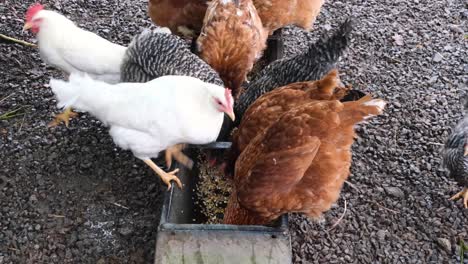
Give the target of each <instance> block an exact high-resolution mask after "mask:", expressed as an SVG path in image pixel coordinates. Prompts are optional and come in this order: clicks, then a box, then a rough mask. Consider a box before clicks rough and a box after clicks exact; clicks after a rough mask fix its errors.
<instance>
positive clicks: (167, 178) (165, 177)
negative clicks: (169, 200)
mask: <svg viewBox="0 0 468 264" xmlns="http://www.w3.org/2000/svg"><path fill="white" fill-rule="evenodd" d="M143 161H144V162H145V163H146V165H148V166H150V168H151V169H153V170H154V172H156V174H158V175H159V177H161V180H162V181H163V182H164V183H165V184H166V185H167V190H168V191H169V190H170V189H171V181H175V182H176V184H177V186H179V188H180V189H182V183H181V182H180V180H179V178H178V177H177V176H176V175H175V174H176V173H177V172H178V171H179V169H175V170H173V171H171V172H165V171H163V170H162V169H161V168H159V167H158V165H156V164H155V163H154V162H153V161H152V160H151V159H145V160H143Z"/></svg>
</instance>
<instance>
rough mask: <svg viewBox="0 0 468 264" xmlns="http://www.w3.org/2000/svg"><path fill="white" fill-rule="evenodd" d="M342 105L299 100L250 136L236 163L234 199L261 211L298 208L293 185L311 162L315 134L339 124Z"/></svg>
mask: <svg viewBox="0 0 468 264" xmlns="http://www.w3.org/2000/svg"><path fill="white" fill-rule="evenodd" d="M342 108H343V106H342V104H341V103H339V102H338V101H316V102H313V103H308V104H305V105H302V106H300V107H297V108H295V109H293V110H290V111H288V112H287V113H285V114H284V115H283V116H282V117H281V118H280V119H279V120H278V121H276V122H275V123H274V124H272V125H271V126H270V127H269V128H268V129H267V130H266V131H264V132H263V133H262V134H260V135H258V136H257V137H256V138H255V139H253V140H252V142H250V143H249V145H248V146H247V148H246V149H245V150H244V152H242V154H241V155H240V157H239V159H238V161H237V162H236V170H235V175H234V180H235V182H236V189H237V190H238V195H239V202H240V203H241V204H242V205H243V206H244V207H247V208H249V209H251V210H253V211H256V212H257V213H260V214H262V216H268V215H274V216H278V215H279V214H281V212H285V211H294V210H297V209H298V208H302V202H303V199H304V197H300V196H298V195H297V193H296V187H299V185H300V183H301V182H302V180H303V177H304V174H305V172H306V171H307V169H308V168H309V167H310V166H311V164H312V162H313V161H314V158H315V157H316V155H317V151H318V150H319V147H320V146H321V144H322V142H321V141H320V139H321V138H326V135H327V134H328V133H329V131H330V130H333V129H336V128H337V127H338V125H339V122H340V121H339V118H338V114H337V111H340V110H341V109H342ZM303 188H304V187H303ZM305 188H306V187H305ZM272 218H274V217H272Z"/></svg>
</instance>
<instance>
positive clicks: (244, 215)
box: [223, 190, 270, 225]
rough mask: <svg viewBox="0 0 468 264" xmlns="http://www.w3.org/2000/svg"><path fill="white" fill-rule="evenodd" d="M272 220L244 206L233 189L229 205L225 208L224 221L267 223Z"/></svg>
mask: <svg viewBox="0 0 468 264" xmlns="http://www.w3.org/2000/svg"><path fill="white" fill-rule="evenodd" d="M269 222H270V220H269V219H266V218H263V217H261V216H257V215H256V214H255V213H254V212H252V211H250V210H247V209H246V208H244V207H242V206H241V205H240V204H239V201H238V200H237V193H236V191H235V190H232V193H231V196H230V197H229V201H228V205H227V207H226V209H225V210H224V219H223V223H224V224H227V225H267V224H269Z"/></svg>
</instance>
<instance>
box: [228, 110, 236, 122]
mask: <svg viewBox="0 0 468 264" xmlns="http://www.w3.org/2000/svg"><path fill="white" fill-rule="evenodd" d="M226 115H228V116H229V118H231V120H232V122H234V120H236V116H235V115H234V112H229V113H226Z"/></svg>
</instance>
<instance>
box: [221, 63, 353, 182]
mask: <svg viewBox="0 0 468 264" xmlns="http://www.w3.org/2000/svg"><path fill="white" fill-rule="evenodd" d="M346 92H347V89H345V88H343V87H341V82H340V79H339V76H338V71H337V70H332V71H330V72H329V73H328V74H327V75H326V76H325V77H324V78H322V79H321V80H318V81H310V82H298V83H293V84H289V85H286V86H283V87H281V88H277V89H275V90H273V91H271V92H268V93H266V94H264V95H262V96H261V97H260V98H258V99H257V100H256V101H255V102H254V103H253V104H252V105H251V106H250V107H249V108H248V109H247V111H246V112H245V114H244V116H243V119H242V121H241V123H240V125H239V127H238V129H236V130H235V131H234V132H233V135H232V146H231V148H230V149H229V150H228V151H227V153H226V154H225V157H224V158H225V161H224V164H221V165H220V167H222V168H223V170H224V172H225V175H226V176H228V177H230V176H232V174H233V173H234V165H235V162H236V160H237V158H238V157H239V155H240V153H242V151H243V150H244V149H245V148H246V146H247V145H248V144H249V142H250V141H251V140H252V139H253V138H255V137H256V136H257V135H258V134H260V133H262V132H263V131H264V130H265V129H266V128H268V127H269V126H270V125H271V124H273V123H274V122H275V121H276V120H278V118H279V117H280V116H281V115H282V114H284V113H286V112H288V111H289V110H291V109H293V108H295V107H298V106H300V105H302V104H305V103H309V102H312V101H316V100H340V99H342V98H343V97H344V96H345V95H346Z"/></svg>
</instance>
